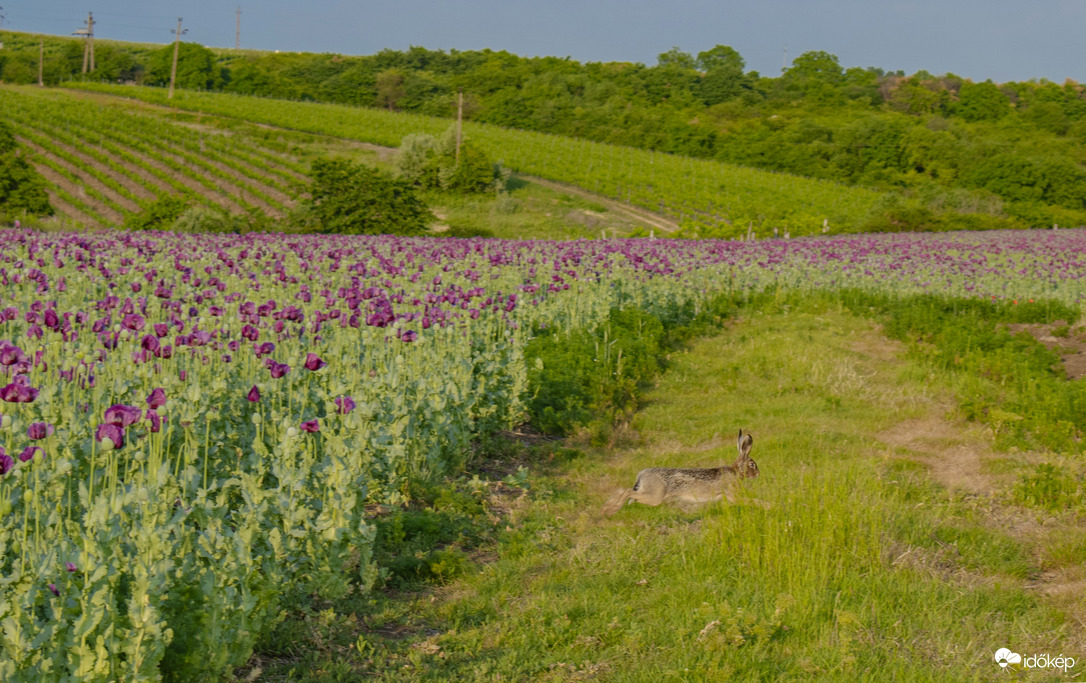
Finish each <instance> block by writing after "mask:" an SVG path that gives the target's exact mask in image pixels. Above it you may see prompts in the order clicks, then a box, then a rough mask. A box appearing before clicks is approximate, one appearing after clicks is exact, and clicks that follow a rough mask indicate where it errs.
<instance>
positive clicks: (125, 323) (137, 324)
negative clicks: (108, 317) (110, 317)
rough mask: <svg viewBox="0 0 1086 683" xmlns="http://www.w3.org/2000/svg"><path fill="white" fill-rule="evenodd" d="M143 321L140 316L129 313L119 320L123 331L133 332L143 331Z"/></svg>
mask: <svg viewBox="0 0 1086 683" xmlns="http://www.w3.org/2000/svg"><path fill="white" fill-rule="evenodd" d="M144 322H145V321H144V319H143V316H142V315H139V314H138V313H129V314H128V315H126V316H125V317H124V318H122V319H121V326H122V327H124V328H125V329H129V330H132V331H133V332H139V331H140V330H142V329H143V325H144Z"/></svg>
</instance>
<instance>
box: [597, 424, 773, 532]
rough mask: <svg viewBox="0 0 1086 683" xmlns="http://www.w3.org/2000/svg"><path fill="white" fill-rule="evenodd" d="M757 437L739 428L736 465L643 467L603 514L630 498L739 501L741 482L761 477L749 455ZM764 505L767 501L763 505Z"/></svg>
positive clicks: (644, 500) (655, 502)
mask: <svg viewBox="0 0 1086 683" xmlns="http://www.w3.org/2000/svg"><path fill="white" fill-rule="evenodd" d="M753 445H754V438H753V437H752V436H751V435H750V434H743V430H741V429H740V430H739V440H738V442H737V446H738V448H739V457H738V459H737V460H736V461H735V464H733V465H727V466H724V467H703V468H696V467H689V468H687V467H650V468H648V469H644V470H641V472H639V473H638V475H637V481H636V482H634V485H633V488H632V489H623V490H622V491H619V492H617V493H616V494H615V495H613V496H611V498H610V499H609V500H608V501H607V503H606V504H605V505H604V506H603V514H604V515H607V516H610V515H613V514H615V513H616V512H618V511H619V509H620V508H621V507H622V506H623V505H624V504H625V503H626V501H627V500H635V501H637V502H638V503H644V504H645V505H659V504H660V503H666V502H676V503H680V504H685V505H689V504H697V503H709V502H713V501H718V500H720V499H721V498H727V499H728V502H729V503H733V504H734V503H735V502H736V492H737V491H738V489H739V484H740V481H741V480H743V479H752V478H754V477H757V476H758V464H757V463H756V462H754V460H753V459H752V458H751V457H750V449H751V447H752V446H753ZM763 505H764V504H763Z"/></svg>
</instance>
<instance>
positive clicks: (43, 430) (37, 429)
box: [26, 422, 56, 441]
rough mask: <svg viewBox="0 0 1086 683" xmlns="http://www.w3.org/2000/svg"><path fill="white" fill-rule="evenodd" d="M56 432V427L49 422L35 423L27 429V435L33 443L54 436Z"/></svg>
mask: <svg viewBox="0 0 1086 683" xmlns="http://www.w3.org/2000/svg"><path fill="white" fill-rule="evenodd" d="M54 431H56V427H54V426H53V425H51V424H49V423H48V422H34V423H32V424H31V425H30V426H29V427H27V428H26V435H27V436H28V437H30V439H31V440H32V441H40V440H41V439H44V438H45V437H47V436H52V435H53V432H54Z"/></svg>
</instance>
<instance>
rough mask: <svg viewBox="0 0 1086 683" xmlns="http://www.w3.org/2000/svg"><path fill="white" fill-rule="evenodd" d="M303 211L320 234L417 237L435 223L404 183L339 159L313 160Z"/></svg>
mask: <svg viewBox="0 0 1086 683" xmlns="http://www.w3.org/2000/svg"><path fill="white" fill-rule="evenodd" d="M309 195H310V198H309V199H308V200H307V201H306V202H305V205H304V208H305V210H306V212H307V213H308V214H309V217H310V218H311V219H312V220H313V221H314V222H315V223H316V226H315V227H316V229H317V230H318V231H319V232H325V233H341V234H351V235H379V234H396V235H417V234H420V233H422V232H423V231H425V229H426V224H427V223H428V222H430V221H432V220H433V219H434V216H433V214H432V213H430V210H429V209H428V208H427V207H426V204H424V203H423V202H422V200H421V199H419V198H418V196H417V195H416V194H415V190H414V188H413V187H412V186H411V184H410V183H409V182H408V181H407V180H404V179H401V178H395V177H393V176H392V175H390V174H388V173H385V172H384V171H380V170H377V169H374V168H370V167H369V166H364V165H362V164H355V163H352V162H350V161H346V160H343V159H317V160H316V161H314V162H313V168H312V171H311V173H310V186H309Z"/></svg>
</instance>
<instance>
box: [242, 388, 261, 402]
mask: <svg viewBox="0 0 1086 683" xmlns="http://www.w3.org/2000/svg"><path fill="white" fill-rule="evenodd" d="M245 398H247V399H249V401H251V402H252V403H256V402H257V401H259V400H260V389H257V388H256V385H255V384H254V385H253V388H252V389H250V390H249V394H248V395H247V396H246V397H245Z"/></svg>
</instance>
